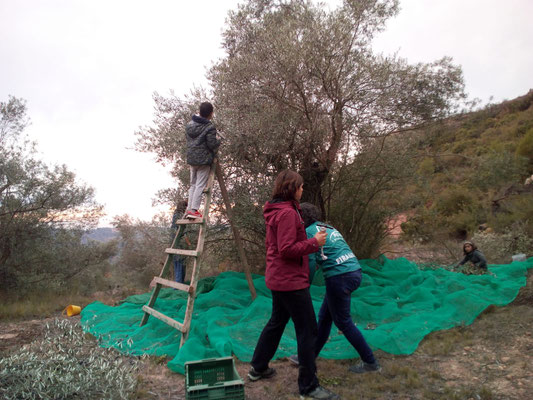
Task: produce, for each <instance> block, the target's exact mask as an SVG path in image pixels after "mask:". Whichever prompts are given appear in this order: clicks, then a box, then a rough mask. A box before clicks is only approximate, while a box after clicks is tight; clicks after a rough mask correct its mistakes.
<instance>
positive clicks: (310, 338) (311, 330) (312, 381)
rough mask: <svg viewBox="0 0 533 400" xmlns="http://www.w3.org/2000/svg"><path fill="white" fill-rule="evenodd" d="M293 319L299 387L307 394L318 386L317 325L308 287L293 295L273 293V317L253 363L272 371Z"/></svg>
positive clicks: (256, 351)
mask: <svg viewBox="0 0 533 400" xmlns="http://www.w3.org/2000/svg"><path fill="white" fill-rule="evenodd" d="M289 318H291V319H292V322H293V323H294V329H295V331H296V341H297V343H298V360H299V362H300V370H299V373H298V388H299V390H300V394H307V393H309V392H310V391H312V390H314V389H315V388H316V387H317V386H318V378H317V377H316V364H315V353H314V349H315V346H316V335H317V324H316V317H315V310H314V309H313V303H312V302H311V295H310V294H309V289H308V288H307V289H301V290H294V291H290V292H280V291H276V290H272V315H271V317H270V320H269V321H268V323H267V324H266V326H265V327H264V329H263V332H261V336H260V337H259V341H258V342H257V346H256V347H255V351H254V356H253V357H252V362H251V363H250V364H251V365H252V367H254V369H255V370H256V371H259V372H262V371H264V370H266V369H267V368H268V363H269V362H270V360H272V357H274V353H275V352H276V350H277V348H278V345H279V342H280V340H281V337H282V336H283V332H284V331H285V326H286V325H287V322H289Z"/></svg>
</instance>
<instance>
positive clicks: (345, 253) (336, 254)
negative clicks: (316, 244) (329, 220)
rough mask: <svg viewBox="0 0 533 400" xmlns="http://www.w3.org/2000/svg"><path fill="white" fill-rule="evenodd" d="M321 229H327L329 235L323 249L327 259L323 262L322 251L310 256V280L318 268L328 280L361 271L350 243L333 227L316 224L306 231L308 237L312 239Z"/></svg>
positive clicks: (320, 223)
mask: <svg viewBox="0 0 533 400" xmlns="http://www.w3.org/2000/svg"><path fill="white" fill-rule="evenodd" d="M321 227H325V228H326V233H327V234H328V236H327V237H326V244H325V245H324V247H323V250H324V255H325V256H326V257H327V259H326V260H322V254H321V252H320V251H318V252H316V253H313V254H309V272H310V279H311V280H312V279H313V276H314V274H315V271H316V268H317V266H318V267H320V268H322V273H323V274H324V278H326V279H327V278H329V277H331V276H335V275H340V274H345V273H347V272H352V271H357V270H359V269H361V266H360V265H359V261H358V260H357V257H356V256H355V254H353V252H352V249H350V246H348V243H346V241H345V240H344V238H343V237H342V235H341V234H340V232H339V231H338V230H336V229H335V228H333V227H332V226H330V225H327V224H324V223H322V222H314V223H312V224H311V225H309V226H308V227H307V228H306V229H305V232H306V234H307V237H308V238H312V237H313V236H315V234H316V233H317V232H318V231H319V230H320V228H321Z"/></svg>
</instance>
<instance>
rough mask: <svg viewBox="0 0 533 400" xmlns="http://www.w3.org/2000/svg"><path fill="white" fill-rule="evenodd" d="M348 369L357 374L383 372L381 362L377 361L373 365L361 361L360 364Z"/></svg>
mask: <svg viewBox="0 0 533 400" xmlns="http://www.w3.org/2000/svg"><path fill="white" fill-rule="evenodd" d="M348 369H349V370H350V371H351V372H354V373H356V374H363V373H365V372H379V371H381V365H379V362H378V361H377V360H376V361H374V362H373V363H366V362H364V361H361V362H360V363H359V364H356V365H352V366H351V367H350V368H348Z"/></svg>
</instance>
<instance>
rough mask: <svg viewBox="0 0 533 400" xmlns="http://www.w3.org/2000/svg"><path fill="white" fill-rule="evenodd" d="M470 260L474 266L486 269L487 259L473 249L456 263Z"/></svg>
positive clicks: (461, 263)
mask: <svg viewBox="0 0 533 400" xmlns="http://www.w3.org/2000/svg"><path fill="white" fill-rule="evenodd" d="M468 261H470V262H471V263H472V264H474V265H475V266H476V267H479V268H483V269H487V259H486V258H485V256H484V255H483V253H482V252H481V251H479V250H477V249H476V250H473V251H471V252H470V253H467V254H466V255H465V258H463V260H462V261H461V262H460V263H459V264H458V265H463V264H465V263H467V262H468Z"/></svg>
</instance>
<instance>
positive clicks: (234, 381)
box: [185, 357, 244, 400]
mask: <svg viewBox="0 0 533 400" xmlns="http://www.w3.org/2000/svg"><path fill="white" fill-rule="evenodd" d="M185 388H186V395H185V398H186V399H187V400H196V399H209V400H215V399H216V400H218V399H232V400H244V382H243V380H242V379H241V377H240V376H239V374H238V373H237V369H236V368H235V363H234V361H233V357H222V358H210V359H207V360H198V361H189V362H187V363H185Z"/></svg>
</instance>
